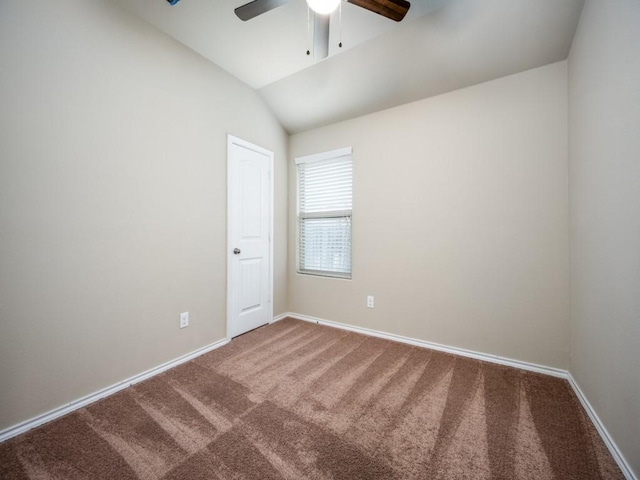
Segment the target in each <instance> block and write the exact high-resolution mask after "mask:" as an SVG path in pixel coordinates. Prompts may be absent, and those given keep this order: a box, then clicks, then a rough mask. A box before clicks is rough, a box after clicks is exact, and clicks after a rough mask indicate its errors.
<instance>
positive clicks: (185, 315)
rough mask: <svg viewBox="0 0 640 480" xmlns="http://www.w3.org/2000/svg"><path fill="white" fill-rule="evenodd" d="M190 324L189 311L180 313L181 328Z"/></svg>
mask: <svg viewBox="0 0 640 480" xmlns="http://www.w3.org/2000/svg"><path fill="white" fill-rule="evenodd" d="M188 326H189V312H184V313H181V314H180V328H184V327H188Z"/></svg>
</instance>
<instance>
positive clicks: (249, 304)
mask: <svg viewBox="0 0 640 480" xmlns="http://www.w3.org/2000/svg"><path fill="white" fill-rule="evenodd" d="M227 145H228V150H227V155H228V164H227V174H228V179H227V185H228V187H227V188H228V192H227V202H228V215H229V216H228V219H227V231H228V238H229V241H228V245H227V249H228V257H227V272H228V273H227V277H228V279H227V291H228V295H227V336H228V337H229V338H232V337H235V336H237V335H240V334H242V333H245V332H248V331H249V330H253V329H254V328H257V327H259V326H261V325H264V324H266V323H269V322H270V321H271V319H272V317H273V313H272V312H273V309H272V304H271V298H272V278H273V275H272V271H273V269H272V260H271V259H272V257H273V254H272V248H271V227H272V215H273V213H272V198H273V197H272V192H273V188H272V185H273V184H272V180H271V178H272V175H271V170H272V168H273V153H272V152H270V151H268V150H265V149H263V148H260V147H257V146H256V145H252V144H251V143H249V142H245V141H244V140H241V139H239V138H236V137H233V136H231V135H229V137H228V142H227Z"/></svg>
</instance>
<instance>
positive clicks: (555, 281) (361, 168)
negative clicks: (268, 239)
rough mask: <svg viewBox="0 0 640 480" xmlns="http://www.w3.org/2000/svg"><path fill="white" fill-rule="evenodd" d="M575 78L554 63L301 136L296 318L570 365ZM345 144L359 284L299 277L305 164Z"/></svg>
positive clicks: (294, 143)
mask: <svg viewBox="0 0 640 480" xmlns="http://www.w3.org/2000/svg"><path fill="white" fill-rule="evenodd" d="M566 80H567V76H566V62H560V63H555V64H552V65H548V66H545V67H542V68H538V69H535V70H530V71H527V72H524V73H521V74H517V75H513V76H510V77H505V78H502V79H499V80H495V81H492V82H488V83H484V84H481V85H477V86H474V87H471V88H466V89H463V90H458V91H455V92H452V93H448V94H445V95H441V96H438V97H434V98H430V99H426V100H422V101H419V102H415V103H411V104H408V105H404V106H400V107H397V108H394V109H390V110H386V111H383V112H379V113H375V114H371V115H368V116H364V117H360V118H357V119H354V120H351V121H346V122H343V123H339V124H334V125H331V126H328V127H324V128H320V129H317V130H312V131H309V132H306V133H301V134H298V135H294V136H292V137H291V139H290V144H289V149H290V151H289V167H290V175H289V196H290V199H291V201H290V207H289V215H290V216H289V219H290V223H289V244H290V246H291V247H290V249H289V302H290V303H289V306H290V309H291V311H292V312H295V313H300V314H305V315H310V316H314V317H319V318H323V319H327V320H333V321H337V322H343V323H347V324H351V325H356V326H360V327H366V328H370V329H375V330H380V331H384V332H390V333H394V334H399V335H405V336H408V337H413V338H418V339H422V340H427V341H432V342H438V343H442V344H446V345H450V346H455V347H461V348H466V349H471V350H476V351H480V352H484V353H488V354H495V355H500V356H504V357H509V358H514V359H519V360H524V361H529V362H534V363H537V364H542V365H547V366H552V367H558V368H566V367H567V362H568V334H569V332H568V328H569V327H568V317H569V308H568V303H569V302H568V289H569V277H568V255H569V251H568V243H569V240H568V189H567V188H568V187H567V183H568V178H567V176H568V173H567V154H568V153H567V83H566ZM345 146H353V160H354V207H353V209H354V212H353V279H352V280H351V281H345V280H337V279H330V278H321V277H312V276H304V275H299V274H297V273H296V249H295V245H296V239H295V235H296V220H295V218H296V202H295V198H296V197H295V195H296V173H295V167H294V165H293V161H294V158H295V157H298V156H302V155H307V154H312V153H318V152H322V151H327V150H332V149H335V148H339V147H345ZM366 295H374V296H375V302H376V303H375V305H376V306H375V309H367V308H366Z"/></svg>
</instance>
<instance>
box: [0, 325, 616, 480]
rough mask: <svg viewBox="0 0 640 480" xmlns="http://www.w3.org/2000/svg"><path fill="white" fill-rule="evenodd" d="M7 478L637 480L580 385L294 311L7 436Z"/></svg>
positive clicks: (2, 473) (1, 472)
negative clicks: (583, 400) (605, 437)
mask: <svg viewBox="0 0 640 480" xmlns="http://www.w3.org/2000/svg"><path fill="white" fill-rule="evenodd" d="M0 478H2V479H21V478H38V479H81V478H82V479H110V480H113V479H136V478H140V479H158V478H162V479H186V480H195V479H277V478H288V479H305V478H309V479H332V478H335V479H338V478H339V479H350V480H353V479H385V480H387V479H395V478H401V479H413V478H415V479H474V480H478V479H536V480H544V479H562V480H569V479H576V480H577V479H580V480H584V479H622V478H623V476H622V474H621V472H620V471H619V470H618V468H617V466H616V465H615V463H614V461H613V459H612V457H611V456H610V454H609V453H608V451H607V450H606V448H605V446H604V444H603V443H602V441H601V439H600V438H599V437H598V434H597V432H596V431H595V429H594V427H593V425H592V424H591V423H590V421H589V419H588V417H587V416H586V414H585V412H584V411H583V410H582V408H581V406H580V404H579V402H578V400H577V399H576V397H575V396H574V394H573V392H572V391H571V388H570V386H569V385H568V383H567V382H566V381H565V380H561V379H558V378H553V377H549V376H544V375H539V374H535V373H530V372H525V371H523V370H517V369H513V368H508V367H502V366H498V365H493V364H490V363H485V362H481V361H477V360H470V359H467V358H463V357H457V356H454V355H449V354H444V353H439V352H435V351H431V350H427V349H424V348H419V347H411V346H408V345H404V344H400V343H395V342H390V341H387V340H381V339H377V338H373V337H367V336H363V335H359V334H355V333H350V332H346V331H342V330H338V329H333V328H329V327H322V326H318V325H315V324H312V323H306V322H301V321H297V320H292V319H285V320H282V321H280V322H277V323H275V324H272V325H269V326H267V327H263V328H260V329H258V330H255V331H253V332H250V333H248V334H246V335H243V336H241V337H239V338H237V339H235V340H233V341H232V342H231V343H230V344H228V345H226V346H225V347H222V348H220V349H218V350H214V351H212V352H210V353H208V354H206V355H203V356H201V357H199V358H197V359H196V360H193V361H191V362H188V363H185V364H183V365H181V366H179V367H176V368H174V369H172V370H169V371H167V372H165V373H163V374H161V375H158V376H156V377H154V378H152V379H151V380H148V381H146V382H143V383H140V384H137V385H135V386H133V387H130V388H128V389H126V390H123V391H121V392H119V393H117V394H115V395H113V396H111V397H108V398H106V399H104V400H101V401H99V402H96V403H94V404H92V405H90V406H88V407H86V408H83V409H81V410H78V411H76V412H74V413H72V414H69V415H67V416H65V417H63V418H61V419H59V420H57V421H54V422H51V423H49V424H47V425H44V426H42V427H40V428H38V429H35V430H32V431H30V432H28V433H26V434H24V435H22V436H20V437H17V438H14V439H12V440H9V441H7V442H5V443H3V444H1V445H0Z"/></svg>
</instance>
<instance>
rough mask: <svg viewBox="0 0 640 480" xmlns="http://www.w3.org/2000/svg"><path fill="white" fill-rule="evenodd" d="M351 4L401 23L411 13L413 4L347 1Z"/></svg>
mask: <svg viewBox="0 0 640 480" xmlns="http://www.w3.org/2000/svg"><path fill="white" fill-rule="evenodd" d="M347 2H349V3H353V4H354V5H358V6H359V7H362V8H366V9H367V10H369V11H371V12H373V13H377V14H378V15H382V16H383V17H387V18H390V19H391V20H395V21H396V22H399V21H400V20H402V19H403V18H404V16H405V15H406V14H407V12H408V11H409V7H410V6H411V4H410V3H409V2H407V1H405V0H347Z"/></svg>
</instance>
